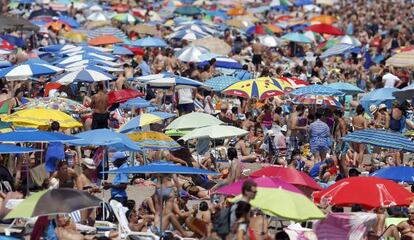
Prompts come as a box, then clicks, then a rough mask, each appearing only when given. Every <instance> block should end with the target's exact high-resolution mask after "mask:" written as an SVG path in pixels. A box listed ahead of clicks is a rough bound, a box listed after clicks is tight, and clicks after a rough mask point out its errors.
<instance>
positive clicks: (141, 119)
mask: <svg viewBox="0 0 414 240" xmlns="http://www.w3.org/2000/svg"><path fill="white" fill-rule="evenodd" d="M175 116H176V115H175V114H171V113H165V112H150V113H144V114H140V115H138V116H136V117H134V118H132V119H131V120H129V121H128V122H127V123H126V124H125V125H124V126H123V127H122V128H121V130H120V131H119V132H120V133H127V132H130V131H132V130H136V129H138V128H139V127H142V126H146V125H150V124H152V123H156V122H160V121H163V120H165V119H168V118H173V117H175Z"/></svg>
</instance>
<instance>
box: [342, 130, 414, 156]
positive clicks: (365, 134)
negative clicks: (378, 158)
mask: <svg viewBox="0 0 414 240" xmlns="http://www.w3.org/2000/svg"><path fill="white" fill-rule="evenodd" d="M342 140H343V141H345V142H355V143H364V144H370V145H374V146H377V147H382V148H389V149H398V150H402V151H406V152H414V142H412V141H411V140H410V139H409V138H406V137H404V136H403V135H401V134H400V133H397V132H392V131H387V130H381V129H365V130H359V131H354V132H352V133H349V134H347V135H346V136H344V137H343V138H342Z"/></svg>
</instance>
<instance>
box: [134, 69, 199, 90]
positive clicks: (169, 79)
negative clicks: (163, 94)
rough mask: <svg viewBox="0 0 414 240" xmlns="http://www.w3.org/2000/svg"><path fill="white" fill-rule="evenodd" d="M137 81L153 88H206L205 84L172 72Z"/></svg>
mask: <svg viewBox="0 0 414 240" xmlns="http://www.w3.org/2000/svg"><path fill="white" fill-rule="evenodd" d="M136 80H138V81H140V82H142V83H143V84H145V85H147V86H151V87H160V88H165V87H173V86H175V87H176V88H177V89H179V88H197V87H202V86H204V84H203V83H201V82H199V81H196V80H192V79H190V78H186V77H182V76H179V75H175V74H173V73H170V72H164V73H160V74H151V75H147V76H142V77H138V78H136Z"/></svg>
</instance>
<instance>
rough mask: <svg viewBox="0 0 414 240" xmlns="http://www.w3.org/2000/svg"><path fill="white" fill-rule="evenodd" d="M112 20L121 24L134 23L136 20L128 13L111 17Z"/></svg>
mask: <svg viewBox="0 0 414 240" xmlns="http://www.w3.org/2000/svg"><path fill="white" fill-rule="evenodd" d="M112 19H115V20H117V21H118V22H122V23H135V22H136V21H137V18H136V17H135V16H134V15H132V14H130V13H118V14H115V15H114V16H112Z"/></svg>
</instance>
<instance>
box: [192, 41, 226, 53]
mask: <svg viewBox="0 0 414 240" xmlns="http://www.w3.org/2000/svg"><path fill="white" fill-rule="evenodd" d="M192 44H193V45H198V46H202V47H205V48H207V49H209V50H210V52H212V53H216V54H221V55H224V56H226V55H227V54H229V53H230V51H231V46H230V45H228V44H227V43H226V42H225V41H223V40H222V39H219V38H215V37H205V38H201V39H197V40H195V41H193V42H192Z"/></svg>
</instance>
